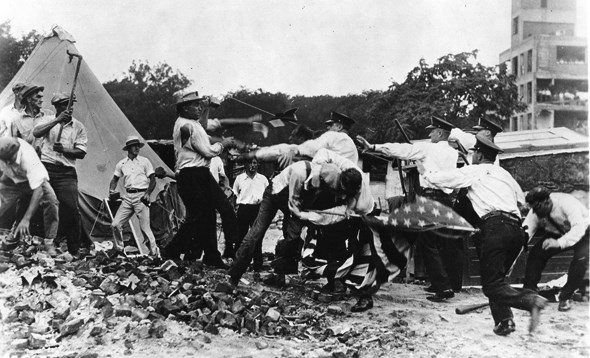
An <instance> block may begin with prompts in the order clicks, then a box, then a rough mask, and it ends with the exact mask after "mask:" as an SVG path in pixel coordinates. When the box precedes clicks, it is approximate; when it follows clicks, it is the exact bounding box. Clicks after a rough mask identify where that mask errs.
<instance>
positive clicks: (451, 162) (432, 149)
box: [357, 116, 463, 302]
mask: <svg viewBox="0 0 590 358" xmlns="http://www.w3.org/2000/svg"><path fill="white" fill-rule="evenodd" d="M453 128H455V126H454V125H452V124H451V123H449V122H447V121H445V120H443V119H441V118H438V117H436V116H433V117H432V118H431V124H430V125H429V126H427V127H426V129H428V130H430V133H429V135H428V136H429V137H430V143H426V142H417V143H412V144H409V143H385V144H371V143H369V142H368V141H367V140H366V139H364V138H363V137H361V136H357V139H358V140H359V142H360V143H361V145H363V146H364V147H365V148H366V149H371V150H373V151H376V152H380V153H383V154H385V155H386V156H388V157H394V158H399V159H403V160H415V161H416V162H417V164H418V165H419V166H423V167H425V168H426V169H427V170H429V171H446V170H452V169H455V168H456V167H457V158H458V153H457V151H456V150H455V149H453V148H452V147H451V146H450V145H449V142H448V138H449V133H450V131H451V129H453ZM420 187H421V188H419V189H420V191H417V192H418V194H420V195H422V196H425V197H427V198H430V199H433V200H436V201H438V202H440V203H441V204H444V205H446V206H448V207H452V198H451V196H450V194H451V193H452V192H453V189H450V188H442V189H441V188H437V187H435V186H434V185H433V184H432V183H430V181H429V180H428V178H426V177H424V176H423V175H420ZM417 245H418V249H419V250H421V251H422V255H423V257H424V266H425V267H426V272H427V274H428V276H429V279H430V283H431V289H430V291H432V292H434V295H433V296H428V297H427V299H429V300H431V301H433V302H441V301H444V300H446V299H449V298H452V297H454V296H455V293H454V292H459V291H460V290H461V287H462V277H463V250H462V241H460V240H455V241H454V242H453V241H451V239H447V238H442V237H438V236H436V235H435V234H432V233H424V234H421V235H420V239H419V240H418V241H417Z"/></svg>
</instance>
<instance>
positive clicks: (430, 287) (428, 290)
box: [424, 285, 436, 293]
mask: <svg viewBox="0 0 590 358" xmlns="http://www.w3.org/2000/svg"><path fill="white" fill-rule="evenodd" d="M424 291H426V292H430V293H436V288H434V286H432V285H430V286H428V287H424Z"/></svg>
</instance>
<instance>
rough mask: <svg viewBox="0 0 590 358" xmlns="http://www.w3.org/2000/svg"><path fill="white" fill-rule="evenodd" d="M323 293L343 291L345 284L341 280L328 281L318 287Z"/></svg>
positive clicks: (344, 290)
mask: <svg viewBox="0 0 590 358" xmlns="http://www.w3.org/2000/svg"><path fill="white" fill-rule="evenodd" d="M320 292H323V293H345V292H346V286H345V285H344V284H343V283H342V282H341V281H328V283H327V284H325V285H324V286H322V288H320Z"/></svg>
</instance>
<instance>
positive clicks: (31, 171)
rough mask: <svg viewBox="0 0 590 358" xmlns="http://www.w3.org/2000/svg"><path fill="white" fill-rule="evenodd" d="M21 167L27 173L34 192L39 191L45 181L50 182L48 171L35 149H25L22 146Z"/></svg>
mask: <svg viewBox="0 0 590 358" xmlns="http://www.w3.org/2000/svg"><path fill="white" fill-rule="evenodd" d="M20 150H21V162H20V165H21V167H22V168H23V169H24V170H25V172H26V173H27V181H28V182H29V186H30V187H31V189H32V190H35V189H37V188H38V187H40V186H41V185H42V184H43V182H44V181H46V180H49V174H48V173H47V169H45V166H44V165H43V163H41V160H40V159H39V156H37V152H35V149H33V147H30V146H28V147H25V146H23V145H21V149H20Z"/></svg>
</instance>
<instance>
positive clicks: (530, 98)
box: [526, 82, 533, 103]
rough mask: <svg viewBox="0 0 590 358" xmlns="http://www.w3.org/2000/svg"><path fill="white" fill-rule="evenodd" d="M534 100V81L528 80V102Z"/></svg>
mask: <svg viewBox="0 0 590 358" xmlns="http://www.w3.org/2000/svg"><path fill="white" fill-rule="evenodd" d="M532 102H533V83H532V82H528V83H527V84H526V103H532Z"/></svg>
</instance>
